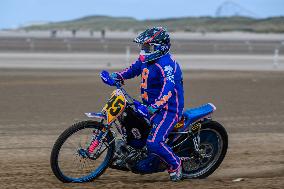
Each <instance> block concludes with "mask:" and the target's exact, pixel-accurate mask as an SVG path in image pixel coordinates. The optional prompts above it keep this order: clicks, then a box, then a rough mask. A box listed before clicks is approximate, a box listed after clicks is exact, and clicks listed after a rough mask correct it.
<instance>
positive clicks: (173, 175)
mask: <svg viewBox="0 0 284 189" xmlns="http://www.w3.org/2000/svg"><path fill="white" fill-rule="evenodd" d="M169 174H170V179H171V181H173V182H177V181H180V180H182V166H181V165H180V166H179V168H177V170H175V171H174V172H170V171H169Z"/></svg>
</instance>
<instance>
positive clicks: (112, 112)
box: [50, 71, 228, 183]
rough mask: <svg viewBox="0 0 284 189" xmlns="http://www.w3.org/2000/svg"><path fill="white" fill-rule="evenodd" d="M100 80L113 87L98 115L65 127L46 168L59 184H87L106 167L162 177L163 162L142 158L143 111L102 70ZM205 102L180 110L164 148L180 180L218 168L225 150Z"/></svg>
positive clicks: (145, 130) (221, 129)
mask: <svg viewBox="0 0 284 189" xmlns="http://www.w3.org/2000/svg"><path fill="white" fill-rule="evenodd" d="M100 76H101V79H102V81H103V82H104V83H105V84H107V85H109V86H114V87H116V89H115V90H114V91H113V92H112V94H111V97H110V99H109V100H108V102H107V103H106V105H105V106H104V107H103V109H102V111H101V112H98V113H96V112H89V113H85V115H86V116H87V117H88V118H90V120H87V121H80V122H78V123H75V124H74V125H72V126H71V127H69V128H67V129H66V130H65V131H64V132H63V133H62V134H61V135H60V136H59V137H58V139H57V140H56V142H55V144H54V146H53V148H52V152H51V157H50V164H51V169H52V171H53V173H54V175H55V176H56V177H57V178H58V179H59V180H60V181H62V182H79V183H82V182H90V181H93V180H94V179H96V178H98V177H99V176H101V175H102V174H103V173H104V171H105V170H106V169H107V168H112V169H118V170H121V171H131V172H133V173H135V174H151V173H157V172H163V171H165V170H166V169H167V165H166V163H165V162H164V161H163V160H161V159H160V158H159V157H158V156H157V155H155V154H150V153H147V148H146V139H147V137H148V134H149V132H150V129H151V125H150V122H149V114H148V111H147V108H146V106H144V105H143V104H142V103H141V102H139V101H138V100H135V99H134V98H132V97H131V96H130V95H129V94H128V93H127V92H126V90H125V89H124V88H123V87H122V84H121V83H120V82H116V81H115V80H113V79H112V78H111V77H110V75H109V73H108V72H107V71H103V72H101V75H100ZM215 110H216V108H215V106H214V105H213V104H211V103H207V104H204V105H202V106H200V107H197V108H192V109H188V110H185V111H184V112H183V116H182V119H181V120H180V121H179V122H178V123H177V124H176V125H175V127H174V129H173V130H172V131H171V132H170V134H169V136H168V138H167V140H166V143H167V145H169V146H170V147H171V148H172V150H173V151H174V153H175V154H176V155H177V156H179V157H180V159H181V161H182V172H183V178H184V179H197V178H198V179H199V178H206V177H208V176H209V175H211V174H212V173H213V172H214V171H215V170H216V169H217V168H218V167H219V166H220V164H221V163H222V161H223V159H224V157H225V155H226V152H227V148H228V135H227V132H226V130H225V128H224V127H223V126H222V125H221V124H220V123H218V122H217V121H213V120H212V113H213V112H214V111H215Z"/></svg>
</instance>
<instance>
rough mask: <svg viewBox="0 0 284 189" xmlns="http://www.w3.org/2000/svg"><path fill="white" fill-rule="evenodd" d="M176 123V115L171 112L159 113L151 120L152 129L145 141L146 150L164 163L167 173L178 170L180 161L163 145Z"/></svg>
mask: <svg viewBox="0 0 284 189" xmlns="http://www.w3.org/2000/svg"><path fill="white" fill-rule="evenodd" d="M177 121H178V115H177V114H176V113H173V112H168V111H161V112H159V113H158V114H157V115H155V117H154V118H153V119H152V125H153V128H152V129H151V132H150V134H149V136H148V139H147V149H148V151H149V152H150V153H154V154H157V155H158V156H160V158H161V159H162V160H163V161H165V162H166V163H167V164H168V166H169V169H168V171H169V172H174V171H176V170H177V169H179V168H180V165H181V161H180V159H179V157H178V156H176V155H175V154H174V153H173V151H172V150H171V148H170V147H168V145H167V144H165V140H166V139H167V137H168V134H169V132H170V131H171V130H172V129H173V128H174V126H175V125H176V123H177Z"/></svg>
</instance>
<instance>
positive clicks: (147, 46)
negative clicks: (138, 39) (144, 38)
mask: <svg viewBox="0 0 284 189" xmlns="http://www.w3.org/2000/svg"><path fill="white" fill-rule="evenodd" d="M139 46H140V48H141V51H144V52H145V53H147V54H149V53H153V52H155V46H154V45H151V44H149V43H146V44H140V45H139Z"/></svg>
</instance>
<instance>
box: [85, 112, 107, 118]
mask: <svg viewBox="0 0 284 189" xmlns="http://www.w3.org/2000/svg"><path fill="white" fill-rule="evenodd" d="M85 115H86V116H87V117H88V118H97V119H106V118H107V117H106V115H105V114H103V113H101V112H87V113H85Z"/></svg>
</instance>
